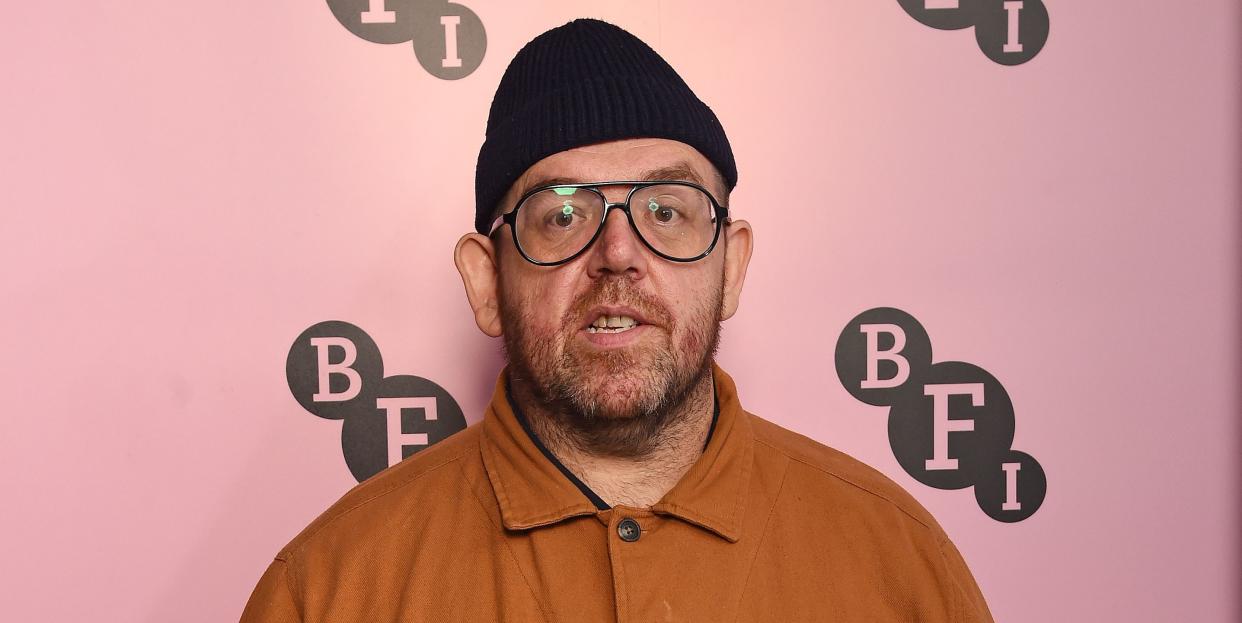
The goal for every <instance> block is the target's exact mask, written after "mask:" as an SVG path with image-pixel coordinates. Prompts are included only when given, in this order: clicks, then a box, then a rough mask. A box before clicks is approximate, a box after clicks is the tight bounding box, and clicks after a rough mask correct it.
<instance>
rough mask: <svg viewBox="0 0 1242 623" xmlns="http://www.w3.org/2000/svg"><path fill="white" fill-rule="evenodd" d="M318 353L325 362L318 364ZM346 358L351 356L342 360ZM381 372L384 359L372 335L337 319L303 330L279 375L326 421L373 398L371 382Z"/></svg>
mask: <svg viewBox="0 0 1242 623" xmlns="http://www.w3.org/2000/svg"><path fill="white" fill-rule="evenodd" d="M351 351H352V352H351ZM351 355H352V357H351ZM324 358H326V363H327V365H326V366H324V367H323V368H322V369H321V366H320V364H321V363H322V362H323V361H324ZM350 358H352V359H353V361H352V362H349V363H346V362H348V360H349V359H350ZM383 376H384V361H383V359H382V358H381V357H380V351H379V347H378V346H376V345H375V340H372V339H371V336H369V335H367V334H366V332H365V331H363V330H362V329H360V328H358V327H357V326H354V325H352V324H350V323H348V322H343V321H340V320H328V321H325V322H320V323H318V324H316V325H314V326H312V327H311V328H309V329H307V330H305V331H303V332H302V334H301V335H299V336H298V337H297V339H295V340H294V341H293V345H292V346H290V347H289V355H288V357H286V359H285V378H286V380H287V381H288V382H289V391H290V392H292V393H293V397H294V399H296V400H297V401H298V404H300V405H302V407H303V408H305V409H306V410H307V411H310V412H311V413H313V414H315V415H317V416H319V417H321V418H326V419H329V420H340V419H343V418H345V417H346V416H348V415H351V414H352V413H355V412H357V409H358V406H359V405H365V404H367V403H373V402H374V400H375V399H374V391H375V389H376V387H375V385H376V384H377V382H378V381H379V380H380V379H381V378H383Z"/></svg>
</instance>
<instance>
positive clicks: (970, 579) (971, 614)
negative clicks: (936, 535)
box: [940, 537, 995, 623]
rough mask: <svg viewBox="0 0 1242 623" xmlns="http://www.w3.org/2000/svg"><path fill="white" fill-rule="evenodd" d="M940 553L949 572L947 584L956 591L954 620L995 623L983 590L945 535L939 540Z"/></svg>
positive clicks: (968, 622) (965, 622)
mask: <svg viewBox="0 0 1242 623" xmlns="http://www.w3.org/2000/svg"><path fill="white" fill-rule="evenodd" d="M940 555H941V556H942V557H943V558H944V564H945V567H946V570H947V571H948V574H949V578H948V579H949V584H951V585H952V586H953V587H954V588H955V589H956V593H957V594H956V595H955V596H954V601H955V603H956V607H955V608H954V610H955V611H956V612H957V618H956V619H955V620H957V621H963V622H964V623H995V622H994V621H993V620H992V612H991V611H990V610H989V609H988V603H987V602H986V601H984V599H983V592H982V591H980V590H979V585H978V584H977V583H976V582H975V576H973V575H971V573H970V568H969V567H967V566H966V561H965V560H964V559H963V558H962V554H961V553H960V552H958V551H957V547H956V546H954V545H953V542H952V541H950V540H949V539H948V538H947V537H946V538H944V539H943V540H941V542H940Z"/></svg>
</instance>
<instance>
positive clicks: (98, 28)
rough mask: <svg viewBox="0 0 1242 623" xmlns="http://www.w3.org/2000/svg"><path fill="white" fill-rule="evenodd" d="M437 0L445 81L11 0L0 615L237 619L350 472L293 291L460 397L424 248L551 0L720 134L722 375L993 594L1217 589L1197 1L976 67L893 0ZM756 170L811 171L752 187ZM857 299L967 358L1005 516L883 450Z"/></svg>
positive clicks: (1220, 374)
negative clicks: (747, 240) (693, 94)
mask: <svg viewBox="0 0 1242 623" xmlns="http://www.w3.org/2000/svg"><path fill="white" fill-rule="evenodd" d="M465 3H466V4H467V5H468V6H469V7H470V8H471V9H473V10H474V11H475V13H477V14H478V15H479V17H480V18H481V19H482V20H483V23H484V24H485V26H486V27H487V36H488V48H487V56H486V58H485V59H484V61H483V64H482V66H480V67H479V69H478V70H477V71H475V72H474V73H473V74H471V75H470V76H468V77H466V78H464V79H461V80H457V81H445V80H440V79H437V78H435V77H434V76H432V75H431V74H429V73H428V72H427V71H425V70H424V69H423V68H422V67H421V66H420V65H419V63H418V62H417V60H416V59H415V56H414V53H413V51H412V50H411V48H410V46H409V45H408V44H405V45H393V46H383V45H377V44H372V43H368V42H365V41H363V40H362V39H360V38H358V37H356V36H354V35H352V34H350V33H349V32H348V31H347V30H346V29H345V28H343V27H342V26H341V25H340V24H339V23H338V22H337V21H336V20H335V19H334V18H333V16H332V14H331V12H330V11H329V10H328V7H327V6H326V4H325V3H324V2H322V1H311V2H292V1H269V2H258V3H256V2H208V3H186V2H138V3H123V4H118V3H113V2H107V3H105V2H78V3H72V5H69V4H63V3H62V4H59V5H55V6H53V5H49V4H47V3H34V2H26V3H10V5H9V8H8V9H7V10H8V15H9V18H7V19H6V23H5V26H4V27H3V31H4V37H3V38H2V39H0V51H2V52H3V54H2V55H0V59H2V60H0V64H2V66H3V73H2V74H0V75H2V76H3V78H4V86H5V95H4V97H3V98H0V109H2V110H3V115H2V117H0V118H2V119H3V122H2V123H3V140H0V158H2V162H0V175H2V176H3V184H2V185H0V197H3V201H2V204H3V212H2V216H0V263H2V266H3V270H2V271H0V287H2V291H3V304H2V307H0V310H2V311H0V313H2V314H3V320H4V325H5V329H4V331H2V332H0V353H3V355H2V357H3V359H2V363H0V387H2V390H0V391H2V392H3V394H2V395H3V396H4V397H5V405H6V408H5V409H4V413H5V416H6V417H5V426H4V427H3V434H2V435H0V460H2V461H3V465H4V474H5V476H4V478H3V483H4V484H3V492H4V497H5V503H4V506H3V511H2V512H0V573H2V574H3V578H2V579H3V583H2V584H0V585H2V586H3V588H2V589H0V611H3V612H5V613H6V615H5V618H6V619H7V620H13V621H19V620H21V621H26V620H42V621H70V620H105V621H223V620H230V619H236V617H237V616H238V615H239V613H240V611H241V608H242V605H243V604H244V602H245V600H246V598H247V597H248V595H249V592H250V589H251V588H252V587H253V585H254V583H255V581H256V580H257V579H258V577H259V574H260V573H261V572H262V570H263V568H264V566H265V565H266V564H267V563H268V561H269V560H270V558H271V556H272V555H273V554H274V553H275V552H276V551H277V550H278V549H279V548H280V547H281V546H282V545H283V544H284V543H285V542H287V541H288V540H289V539H290V538H292V537H293V536H294V534H296V533H297V531H298V530H300V529H301V528H302V527H303V526H304V525H305V524H306V523H307V522H309V521H310V520H311V519H312V518H313V517H314V516H315V515H316V514H317V513H318V512H320V511H321V510H323V509H324V508H326V507H327V505H328V504H330V503H331V502H332V501H334V500H335V499H336V498H337V497H338V496H339V495H340V494H341V493H343V492H344V491H345V490H346V489H347V488H348V487H350V486H351V485H352V484H354V480H353V478H352V477H351V476H350V474H349V472H348V470H347V469H346V467H345V464H344V461H343V459H342V456H341V447H340V430H341V428H340V426H341V425H340V423H339V422H333V421H328V420H323V419H319V418H316V417H314V416H312V415H310V414H309V413H307V412H306V411H305V410H304V409H302V408H301V407H300V406H299V405H298V404H297V403H296V402H295V401H294V400H293V398H292V397H291V395H290V392H289V388H288V386H287V384H286V381H285V376H284V361H285V355H286V353H287V351H288V349H289V346H290V343H291V341H292V340H293V339H294V337H296V336H297V335H298V334H299V333H300V332H301V331H302V330H303V329H305V328H307V327H309V326H311V325H312V324H315V323H317V322H319V321H322V320H329V319H340V320H347V321H350V322H353V323H355V324H357V325H359V326H361V327H362V328H364V329H365V330H366V331H367V332H368V333H369V334H370V335H371V336H372V337H374V338H375V340H376V342H378V344H379V346H380V349H381V351H382V352H383V355H384V361H385V368H386V373H388V374H415V375H419V376H424V377H427V378H430V379H432V380H434V381H435V382H437V383H439V384H440V385H442V386H444V387H445V388H446V389H448V390H449V391H450V392H451V393H452V394H453V395H454V396H455V397H456V398H457V400H458V401H459V402H460V404H461V406H462V408H463V410H464V411H465V413H466V417H467V419H468V420H469V421H471V422H474V421H477V420H478V419H479V416H480V413H481V409H482V406H483V404H484V401H485V399H486V397H487V396H488V393H489V391H490V387H491V384H492V382H493V380H494V378H495V374H496V372H497V370H498V367H499V365H500V360H499V357H498V355H497V348H496V345H495V344H493V343H491V342H490V341H489V340H487V339H485V338H484V337H483V336H482V335H480V334H479V333H478V332H477V330H476V329H475V328H474V326H473V324H472V321H471V319H470V317H469V315H468V314H467V307H466V303H465V300H464V297H463V296H462V294H461V290H460V282H459V281H458V278H457V275H456V273H455V271H454V269H453V267H452V263H451V258H450V253H451V249H452V245H453V243H454V242H455V241H456V239H457V237H458V235H460V234H461V233H462V232H464V231H465V230H467V229H469V228H470V223H471V216H472V212H471V209H472V206H473V199H472V192H473V167H474V159H475V156H476V153H477V149H478V147H479V144H480V142H481V140H482V133H483V126H484V122H485V119H486V115H487V109H488V104H489V102H490V98H491V93H492V91H493V89H494V88H495V86H496V84H497V81H498V80H499V77H500V74H501V73H502V72H503V70H504V67H505V64H506V63H507V62H508V59H509V58H511V57H512V55H513V53H514V52H515V51H516V50H517V49H518V48H519V47H520V46H521V45H522V44H523V43H525V42H526V41H527V40H528V39H530V38H531V37H532V36H534V35H535V34H537V33H538V32H541V31H542V30H544V29H546V28H548V27H551V26H553V25H557V24H560V23H563V22H564V21H567V20H568V19H570V18H572V17H575V16H596V17H603V18H606V19H609V20H611V21H614V22H616V23H618V24H620V25H622V26H625V27H627V28H629V29H630V30H632V31H633V32H635V33H636V34H639V35H640V36H643V37H644V38H645V39H647V40H648V41H649V42H651V43H652V44H653V46H654V47H655V48H656V49H657V50H659V51H660V52H661V53H662V54H664V55H665V56H666V58H668V60H669V61H670V62H671V63H672V64H673V65H674V66H675V67H677V68H678V69H679V70H680V71H681V73H682V74H683V75H684V76H686V78H687V80H688V81H689V82H690V84H691V85H692V86H693V87H694V88H695V89H696V90H697V91H698V92H699V94H700V95H701V96H702V97H703V98H704V99H705V100H706V101H707V102H709V103H710V104H711V105H712V106H713V108H714V109H715V110H716V112H717V113H718V115H719V116H720V117H721V119H722V120H723V122H724V124H725V126H726V128H728V130H729V134H730V138H731V139H732V141H733V145H734V149H735V151H736V153H737V157H738V163H739V169H740V172H741V182H740V185H739V187H738V190H737V192H736V193H735V194H734V197H733V206H734V209H735V213H736V214H738V215H740V216H742V217H744V218H747V219H749V220H750V221H751V222H752V223H753V224H754V226H755V228H756V236H757V250H756V254H755V259H754V263H753V264H752V269H751V274H750V277H749V280H748V282H747V288H746V293H745V296H744V298H743V304H742V309H741V312H740V313H739V315H738V316H737V317H736V318H735V319H734V320H731V321H730V322H728V323H727V324H726V327H725V344H724V347H723V350H722V353H721V360H722V363H723V365H724V366H725V368H726V369H728V370H729V371H730V372H731V373H732V374H733V375H734V377H735V378H736V379H737V380H738V383H739V389H740V392H741V396H742V399H743V402H744V404H745V405H746V406H747V407H748V408H749V409H750V410H751V411H754V412H756V413H759V414H761V415H763V416H765V417H767V418H769V419H771V420H774V421H776V422H778V423H780V424H783V425H785V426H786V427H789V428H792V429H794V430H797V431H799V432H802V433H804V434H806V435H809V436H811V437H813V438H815V439H818V440H820V441H822V442H825V443H828V444H830V445H833V446H835V447H837V448H839V449H842V450H844V451H846V452H849V453H851V454H853V455H855V456H857V457H859V458H861V459H862V460H864V461H866V462H867V463H869V464H871V465H874V466H876V467H877V468H879V469H880V470H882V471H884V472H885V473H886V474H888V475H889V476H891V477H892V478H894V479H895V480H896V481H897V482H899V483H901V484H902V485H903V486H905V487H906V488H908V489H909V490H910V491H911V492H912V493H913V494H914V495H915V496H916V497H917V498H918V499H919V500H921V501H922V502H923V503H924V504H925V505H926V506H927V507H928V508H929V509H930V510H931V511H932V512H933V513H934V514H935V515H936V516H937V517H938V518H939V520H940V521H941V523H942V524H943V525H944V526H945V528H946V530H947V531H948V532H949V534H950V535H951V536H952V537H953V538H954V540H955V541H956V542H957V544H958V546H959V547H960V549H961V550H962V553H963V554H964V555H965V557H966V559H967V561H968V562H969V563H970V565H971V567H972V569H973V571H974V573H975V575H976V577H977V579H978V581H979V584H980V586H981V587H982V589H983V591H984V593H985V595H986V596H987V598H988V601H989V603H990V605H991V607H992V610H993V613H994V615H995V616H996V618H997V620H998V621H1006V622H1020V621H1029V622H1043V621H1054V620H1055V621H1063V620H1072V621H1102V620H1109V621H1131V620H1141V621H1173V620H1186V621H1226V620H1236V617H1237V616H1238V612H1239V611H1238V607H1237V601H1238V586H1239V574H1238V560H1239V554H1240V553H1242V545H1240V542H1239V533H1240V530H1239V522H1238V511H1239V484H1240V483H1239V478H1238V476H1239V473H1240V469H1239V461H1238V457H1239V440H1240V439H1242V435H1240V433H1239V431H1240V429H1239V426H1238V419H1239V418H1238V416H1239V401H1238V399H1237V398H1238V392H1237V389H1236V388H1237V386H1238V380H1239V378H1238V377H1239V369H1240V366H1239V359H1238V354H1239V344H1240V340H1239V334H1238V326H1239V300H1240V298H1239V291H1238V285H1239V277H1240V275H1239V268H1240V262H1239V257H1238V253H1237V247H1238V241H1239V227H1238V225H1239V220H1240V219H1239V192H1238V188H1239V185H1238V174H1239V170H1240V168H1239V166H1240V165H1242V157H1240V154H1239V150H1238V145H1239V136H1240V132H1239V130H1240V128H1239V123H1238V120H1239V111H1240V110H1242V108H1240V102H1239V92H1240V90H1239V87H1240V86H1242V85H1240V84H1239V77H1240V76H1242V67H1240V61H1239V59H1240V58H1242V55H1240V54H1239V46H1238V41H1239V38H1240V36H1242V32H1240V28H1239V24H1240V23H1242V22H1240V19H1239V18H1240V17H1242V16H1240V15H1239V10H1238V8H1237V5H1236V3H1234V2H1229V1H1227V0H1209V1H1204V2H1195V3H1168V2H1160V3H1157V2H1120V1H1112V2H1074V1H1070V0H1045V4H1046V5H1047V6H1048V10H1049V14H1050V16H1051V35H1050V37H1049V39H1048V42H1047V45H1046V46H1045V48H1044V49H1043V50H1042V51H1041V52H1040V53H1039V55H1038V56H1037V57H1036V58H1035V59H1034V60H1032V61H1030V62H1029V63H1026V64H1024V65H1019V66H1016V67H1002V66H1000V65H998V64H996V63H993V62H992V61H990V60H988V59H987V58H986V57H985V56H984V55H983V54H982V53H981V52H980V51H979V49H978V47H976V45H975V42H974V39H973V37H972V36H971V35H970V34H969V31H952V32H950V31H941V30H935V29H932V28H928V27H926V26H924V25H922V24H919V23H918V22H916V21H915V20H913V19H912V18H911V17H910V16H908V15H907V14H906V13H905V12H904V11H903V10H902V9H901V7H900V6H898V4H897V2H896V0H889V1H880V0H839V1H833V2H819V1H811V0H805V1H800V2H794V1H780V0H777V1H772V2H763V3H751V2H715V3H710V4H711V7H710V9H705V5H706V3H702V2H689V1H676V0H662V1H660V0H641V1H635V0H630V1H626V2H621V1H619V0H617V1H593V2H583V1H580V0H574V1H571V0H557V1H551V0H549V1H544V2H511V1H509V2H506V1H501V0H466V2H465ZM794 180H799V181H802V182H804V183H807V182H809V183H810V184H811V185H812V188H813V189H814V191H815V192H816V193H818V194H817V199H816V200H815V201H812V202H806V203H801V204H799V206H798V207H799V208H800V210H799V211H797V212H796V213H794V214H791V212H790V211H789V210H786V209H779V210H777V209H773V206H770V205H764V204H762V203H760V201H759V200H760V198H761V197H764V196H766V195H767V193H766V191H768V190H770V189H773V188H780V189H788V188H789V187H790V185H791V183H792V181H794ZM882 305H888V306H895V307H899V308H901V309H904V310H906V311H908V312H910V313H912V314H914V316H915V317H917V318H918V319H919V320H920V321H921V322H922V323H923V324H924V326H926V327H927V329H928V332H929V333H930V334H931V337H932V343H933V345H934V347H935V355H936V358H937V359H938V360H941V359H957V360H966V361H970V362H973V363H976V364H978V365H980V366H983V367H984V368H986V369H987V370H988V371H989V372H991V373H992V374H994V375H996V377H997V378H999V379H1000V381H1001V382H1002V383H1003V384H1004V386H1005V388H1006V389H1007V390H1008V392H1009V395H1010V397H1011V398H1012V400H1013V403H1014V409H1015V412H1016V418H1017V434H1016V437H1015V441H1014V445H1015V447H1016V448H1019V449H1022V450H1024V451H1027V452H1030V453H1032V454H1033V455H1035V456H1036V457H1037V458H1038V459H1039V461H1040V462H1041V464H1042V465H1043V468H1044V470H1045V471H1046V473H1047V475H1048V482H1049V485H1048V495H1047V499H1046V501H1045V502H1044V505H1043V507H1042V508H1041V509H1040V510H1039V512H1038V513H1036V514H1035V515H1034V516H1033V517H1031V518H1030V519H1028V520H1026V521H1023V522H1021V523H1017V524H1003V523H1000V522H997V521H994V520H992V519H990V518H988V517H987V516H986V515H984V514H983V513H982V512H981V511H980V509H979V507H978V506H977V505H976V503H975V501H974V499H973V496H972V495H971V493H970V490H969V489H967V490H959V491H943V490H938V489H932V488H929V487H927V486H924V485H922V484H919V483H918V482H916V481H914V480H913V479H912V478H910V477H909V476H908V475H906V473H905V472H904V471H902V469H901V467H900V466H899V465H898V464H897V462H896V460H895V459H894V457H893V453H892V450H891V449H890V448H889V445H888V440H887V436H886V421H885V410H884V409H882V408H877V407H871V406H868V405H865V404H862V403H860V402H858V401H856V400H854V399H853V398H852V397H851V396H850V395H849V394H848V393H846V391H845V390H844V389H843V388H842V386H841V383H840V382H839V381H838V380H837V377H836V373H835V371H834V369H833V361H832V349H833V346H834V344H835V341H836V338H837V336H838V334H839V332H840V331H841V329H842V327H844V325H845V323H846V322H847V321H848V320H849V319H850V318H852V317H853V316H854V315H856V314H857V313H859V312H861V311H863V310H865V309H868V308H871V307H876V306H882ZM463 581H469V579H464V580H463Z"/></svg>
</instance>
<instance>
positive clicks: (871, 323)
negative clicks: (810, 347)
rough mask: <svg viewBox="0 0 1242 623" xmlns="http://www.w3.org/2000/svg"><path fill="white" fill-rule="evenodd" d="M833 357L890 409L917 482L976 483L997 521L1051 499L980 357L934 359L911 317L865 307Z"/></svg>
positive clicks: (905, 464)
mask: <svg viewBox="0 0 1242 623" xmlns="http://www.w3.org/2000/svg"><path fill="white" fill-rule="evenodd" d="M835 360H836V368H837V376H838V377H839V378H840V379H841V383H842V384H843V385H844V386H845V389H846V391H848V392H849V393H850V394H851V395H852V396H854V397H855V398H857V399H858V400H860V401H862V402H864V403H867V404H870V405H876V406H886V407H889V415H888V439H889V444H890V445H891V446H892V448H893V455H894V456H895V457H896V458H897V462H898V463H900V464H901V467H902V469H904V470H906V473H908V474H910V476H911V477H913V478H914V479H915V480H918V481H919V482H921V483H923V484H925V485H928V486H931V487H935V488H937V489H964V488H966V487H974V493H975V501H976V502H978V504H979V508H980V509H981V510H983V512H984V513H986V514H987V515H988V516H989V517H991V518H993V519H995V520H997V521H1003V522H1010V523H1011V522H1017V521H1022V520H1023V519H1026V518H1028V517H1030V516H1031V515H1033V514H1034V513H1035V511H1036V510H1038V509H1039V507H1040V505H1041V504H1043V501H1044V496H1045V494H1046V493H1047V489H1048V483H1047V478H1046V476H1045V474H1044V470H1043V467H1042V466H1041V465H1040V464H1039V461H1036V460H1035V458H1034V457H1032V456H1031V455H1029V454H1027V453H1025V452H1019V451H1017V450H1014V449H1013V448H1012V445H1013V438H1014V429H1015V421H1014V411H1013V403H1012V402H1010V399H1009V394H1008V393H1007V392H1006V391H1005V388H1004V386H1002V385H1001V383H1000V381H998V380H997V379H996V378H995V377H993V376H992V375H991V374H989V373H988V371H987V370H984V369H983V368H980V367H979V366H976V365H974V364H970V363H966V362H961V361H942V362H938V363H932V348H931V340H930V338H929V337H928V335H927V332H926V331H925V330H924V329H923V326H922V325H921V324H919V322H918V321H917V320H915V319H914V317H913V316H911V315H910V314H907V313H906V312H904V311H901V310H900V309H894V308H891V307H877V308H875V309H870V310H867V311H865V312H863V313H861V314H859V315H858V316H856V317H854V319H853V320H851V321H850V322H849V323H848V324H847V325H846V326H845V329H844V330H843V331H842V332H841V336H840V338H838V340H837V347H836V353H835Z"/></svg>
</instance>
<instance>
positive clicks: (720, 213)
mask: <svg viewBox="0 0 1242 623" xmlns="http://www.w3.org/2000/svg"><path fill="white" fill-rule="evenodd" d="M664 185H674V186H689V187H690V188H694V189H695V190H698V191H700V192H702V193H703V194H704V195H707V198H708V200H710V201H711V202H712V214H713V219H712V220H713V221H715V222H716V231H715V232H714V233H713V234H712V242H711V244H709V245H707V250H706V251H703V252H702V253H700V254H699V255H696V256H694V257H690V258H681V257H673V256H671V255H668V254H665V253H662V252H660V250H658V249H656V248H655V247H653V246H651V243H650V242H648V241H647V238H645V237H644V236H643V233H642V232H641V231H639V229H638V225H637V224H636V223H635V222H634V215H633V214H632V213H631V212H630V199H632V198H633V197H634V193H635V192H638V191H639V190H642V189H644V188H650V187H652V186H664ZM603 186H629V187H630V192H628V193H626V195H625V201H619V202H615V203H614V202H611V201H608V198H607V197H605V196H604V193H602V192H600V191H599V188H601V187H603ZM553 188H574V189H582V190H589V191H591V192H593V193H595V194H596V195H598V196H599V198H600V200H602V201H603V202H604V213H603V215H601V216H600V219H599V226H598V227H596V229H595V233H594V234H592V235H591V239H590V240H588V241H587V243H586V244H585V245H583V246H582V248H581V249H579V250H578V251H577V252H575V253H574V254H573V255H570V256H569V257H567V258H565V259H563V260H557V261H555V262H541V261H539V260H536V259H535V258H533V257H531V256H530V255H527V253H526V250H525V249H523V248H522V243H520V242H518V236H517V226H516V223H517V213H518V210H521V209H522V205H523V204H524V203H526V200H527V199H528V198H530V197H531V196H532V195H534V194H536V193H540V192H543V191H545V190H551V189H553ZM613 209H617V210H620V211H622V212H624V213H625V218H626V220H628V221H629V222H630V229H631V230H633V232H634V235H636V236H638V239H639V240H641V241H642V243H643V246H645V247H647V249H648V250H650V251H651V252H652V253H654V254H656V255H657V256H659V257H661V258H663V259H666V260H668V261H670V262H680V263H684V264H688V263H690V262H697V261H699V260H701V259H703V258H705V257H707V256H709V255H711V253H712V251H713V250H715V249H716V243H717V242H719V241H720V231H721V229H723V228H724V226H725V225H728V224H730V223H731V222H732V219H731V218H730V217H729V207H728V206H722V205H720V202H719V201H717V200H716V196H715V195H713V194H712V193H711V191H709V190H707V189H706V188H703V187H702V186H700V185H699V184H695V183H694V182H687V181H685V180H641V181H639V180H618V181H612V182H586V183H581V184H549V185H547V186H540V187H538V188H532V189H531V190H529V191H527V192H526V193H524V194H523V195H522V196H521V197H520V198H518V200H517V203H516V205H515V206H514V208H513V209H512V210H509V211H508V212H505V213H504V214H502V215H500V218H498V219H497V220H499V221H503V222H502V223H499V224H495V225H493V226H492V231H491V232H490V233H488V237H489V238H490V237H491V236H492V235H494V234H495V233H496V232H497V231H498V230H499V229H500V228H501V226H503V225H508V226H509V232H510V233H511V234H512V235H513V236H512V237H513V246H514V247H516V248H517V250H518V253H520V254H521V255H522V258H523V259H525V260H526V261H527V262H530V263H531V264H534V265H536V266H560V265H562V264H568V263H569V262H572V261H574V260H576V259H578V257H579V256H581V255H582V254H583V253H586V251H587V249H590V248H591V245H593V244H595V241H596V240H597V239H598V238H599V235H600V233H601V232H603V231H604V226H605V225H606V224H607V223H608V212H609V211H610V210H613Z"/></svg>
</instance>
